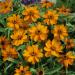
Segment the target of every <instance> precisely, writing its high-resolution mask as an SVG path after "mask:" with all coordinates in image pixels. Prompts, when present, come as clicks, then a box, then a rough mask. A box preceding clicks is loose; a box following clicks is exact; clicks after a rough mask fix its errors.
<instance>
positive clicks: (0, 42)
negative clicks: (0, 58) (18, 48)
mask: <svg viewBox="0 0 75 75" xmlns="http://www.w3.org/2000/svg"><path fill="white" fill-rule="evenodd" d="M7 46H9V41H8V40H7V38H6V37H5V36H1V37H0V48H1V49H6V47H7Z"/></svg>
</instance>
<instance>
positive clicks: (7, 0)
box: [0, 0, 12, 14]
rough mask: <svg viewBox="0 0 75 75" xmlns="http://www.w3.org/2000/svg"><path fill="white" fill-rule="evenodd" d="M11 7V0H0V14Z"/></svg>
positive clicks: (8, 10)
mask: <svg viewBox="0 0 75 75" xmlns="http://www.w3.org/2000/svg"><path fill="white" fill-rule="evenodd" d="M11 9H12V0H5V1H4V2H0V14H6V13H8V12H10V11H11Z"/></svg>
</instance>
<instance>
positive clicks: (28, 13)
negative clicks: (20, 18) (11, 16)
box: [22, 7, 40, 23]
mask: <svg viewBox="0 0 75 75" xmlns="http://www.w3.org/2000/svg"><path fill="white" fill-rule="evenodd" d="M22 14H23V15H24V21H28V22H30V23H31V22H35V21H37V19H38V18H39V17H40V15H39V10H38V9H37V7H26V8H25V10H24V11H23V13H22Z"/></svg>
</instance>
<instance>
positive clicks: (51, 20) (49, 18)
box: [43, 10, 59, 25]
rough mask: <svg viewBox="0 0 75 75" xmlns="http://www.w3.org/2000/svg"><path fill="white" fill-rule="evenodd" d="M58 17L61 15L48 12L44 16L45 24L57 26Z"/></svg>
mask: <svg viewBox="0 0 75 75" xmlns="http://www.w3.org/2000/svg"><path fill="white" fill-rule="evenodd" d="M58 16H59V15H58V14H57V13H56V11H51V10H48V11H47V12H46V13H45V14H44V16H43V18H44V23H46V24H48V25H53V24H56V23H57V20H58Z"/></svg>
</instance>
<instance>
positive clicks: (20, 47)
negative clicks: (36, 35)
mask: <svg viewBox="0 0 75 75" xmlns="http://www.w3.org/2000/svg"><path fill="white" fill-rule="evenodd" d="M25 47H26V45H21V46H19V47H18V48H17V51H19V50H24V49H25Z"/></svg>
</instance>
